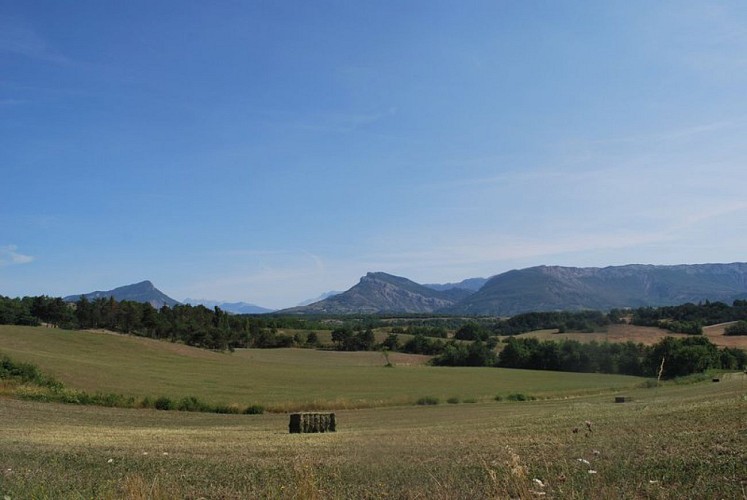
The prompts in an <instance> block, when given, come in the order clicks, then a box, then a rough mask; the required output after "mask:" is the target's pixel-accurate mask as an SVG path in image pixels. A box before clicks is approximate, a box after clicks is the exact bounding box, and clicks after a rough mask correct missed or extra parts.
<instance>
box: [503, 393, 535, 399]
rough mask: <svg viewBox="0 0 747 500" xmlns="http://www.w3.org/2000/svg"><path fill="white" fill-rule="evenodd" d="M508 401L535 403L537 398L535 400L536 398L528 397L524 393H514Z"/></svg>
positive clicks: (509, 396)
mask: <svg viewBox="0 0 747 500" xmlns="http://www.w3.org/2000/svg"><path fill="white" fill-rule="evenodd" d="M506 399H508V400H509V401H534V400H535V399H537V398H535V397H534V396H528V395H526V394H524V393H523V392H514V393H512V394H509V395H508V397H507V398H506Z"/></svg>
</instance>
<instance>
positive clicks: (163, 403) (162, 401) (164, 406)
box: [153, 396, 175, 410]
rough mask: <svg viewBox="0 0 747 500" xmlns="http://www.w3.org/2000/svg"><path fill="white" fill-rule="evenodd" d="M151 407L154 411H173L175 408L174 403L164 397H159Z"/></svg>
mask: <svg viewBox="0 0 747 500" xmlns="http://www.w3.org/2000/svg"><path fill="white" fill-rule="evenodd" d="M153 407H154V408H155V409H156V410H173V409H174V408H175V405H174V402H173V401H171V400H170V399H169V398H167V397H166V396H161V397H160V398H158V399H156V401H155V402H154V403H153Z"/></svg>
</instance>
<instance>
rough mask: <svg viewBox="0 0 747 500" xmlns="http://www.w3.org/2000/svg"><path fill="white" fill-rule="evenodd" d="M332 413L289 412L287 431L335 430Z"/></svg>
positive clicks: (335, 425) (292, 432) (294, 432)
mask: <svg viewBox="0 0 747 500" xmlns="http://www.w3.org/2000/svg"><path fill="white" fill-rule="evenodd" d="M336 430H337V422H336V421H335V414H334V413H291V415H290V423H289V424H288V431H289V432H290V433H291V434H300V433H314V432H336Z"/></svg>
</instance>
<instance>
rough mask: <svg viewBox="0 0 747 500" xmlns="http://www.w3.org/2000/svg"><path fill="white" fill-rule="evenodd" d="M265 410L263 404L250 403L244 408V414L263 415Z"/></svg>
mask: <svg viewBox="0 0 747 500" xmlns="http://www.w3.org/2000/svg"><path fill="white" fill-rule="evenodd" d="M264 412H265V407H264V406H262V405H250V406H247V407H246V409H245V410H244V415H262V414H263V413H264Z"/></svg>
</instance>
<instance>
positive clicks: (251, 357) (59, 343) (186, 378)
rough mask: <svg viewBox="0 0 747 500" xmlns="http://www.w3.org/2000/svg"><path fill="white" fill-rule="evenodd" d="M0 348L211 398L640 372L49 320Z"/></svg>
mask: <svg viewBox="0 0 747 500" xmlns="http://www.w3.org/2000/svg"><path fill="white" fill-rule="evenodd" d="M0 352H3V353H5V354H7V355H8V356H10V357H11V358H13V359H17V360H19V361H26V362H31V363H34V364H37V365H38V366H39V368H40V369H41V370H42V371H43V372H45V373H49V374H51V375H54V376H55V377H57V378H59V379H60V380H61V381H62V382H63V383H65V384H66V386H69V387H71V388H75V389H81V390H86V391H89V392H95V391H102V392H115V393H119V394H124V395H128V396H136V397H142V396H146V395H149V396H160V395H165V396H168V397H171V398H182V397H186V396H196V397H198V398H200V399H202V400H205V401H208V402H214V403H226V404H230V403H237V404H242V405H246V404H255V403H257V404H263V405H265V406H266V407H268V408H270V409H272V408H273V407H274V408H275V409H288V408H291V407H293V405H296V406H299V405H301V406H311V407H327V408H356V407H371V406H387V405H401V404H412V403H413V402H414V401H415V400H417V399H418V398H421V397H424V396H433V397H437V398H440V399H441V400H442V401H444V400H446V399H447V398H451V397H456V398H459V399H460V400H464V399H475V400H489V399H492V398H493V397H494V396H495V395H498V394H503V395H506V394H508V393H525V394H528V395H532V396H536V397H562V396H572V395H580V394H588V393H595V392H605V391H611V390H620V389H626V388H630V387H633V386H635V385H637V384H639V383H640V382H641V379H640V378H636V377H629V376H622V375H598V374H582V373H550V372H542V371H530V370H506V369H498V368H466V367H465V368H445V367H431V366H422V364H421V363H422V362H423V359H424V358H423V357H422V356H412V355H404V354H396V355H395V354H392V355H390V360H391V361H392V362H393V363H394V364H395V365H396V367H395V368H386V367H384V364H385V359H384V357H383V356H382V355H381V354H380V353H378V352H353V353H345V352H330V351H315V350H308V349H263V350H237V351H236V352H234V353H216V352H210V351H205V350H202V349H197V348H190V347H187V346H183V345H176V344H172V343H169V342H162V341H155V340H150V339H143V338H137V337H130V336H124V335H111V334H105V333H93V332H79V331H62V330H55V329H48V328H31V327H8V326H3V327H0Z"/></svg>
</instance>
